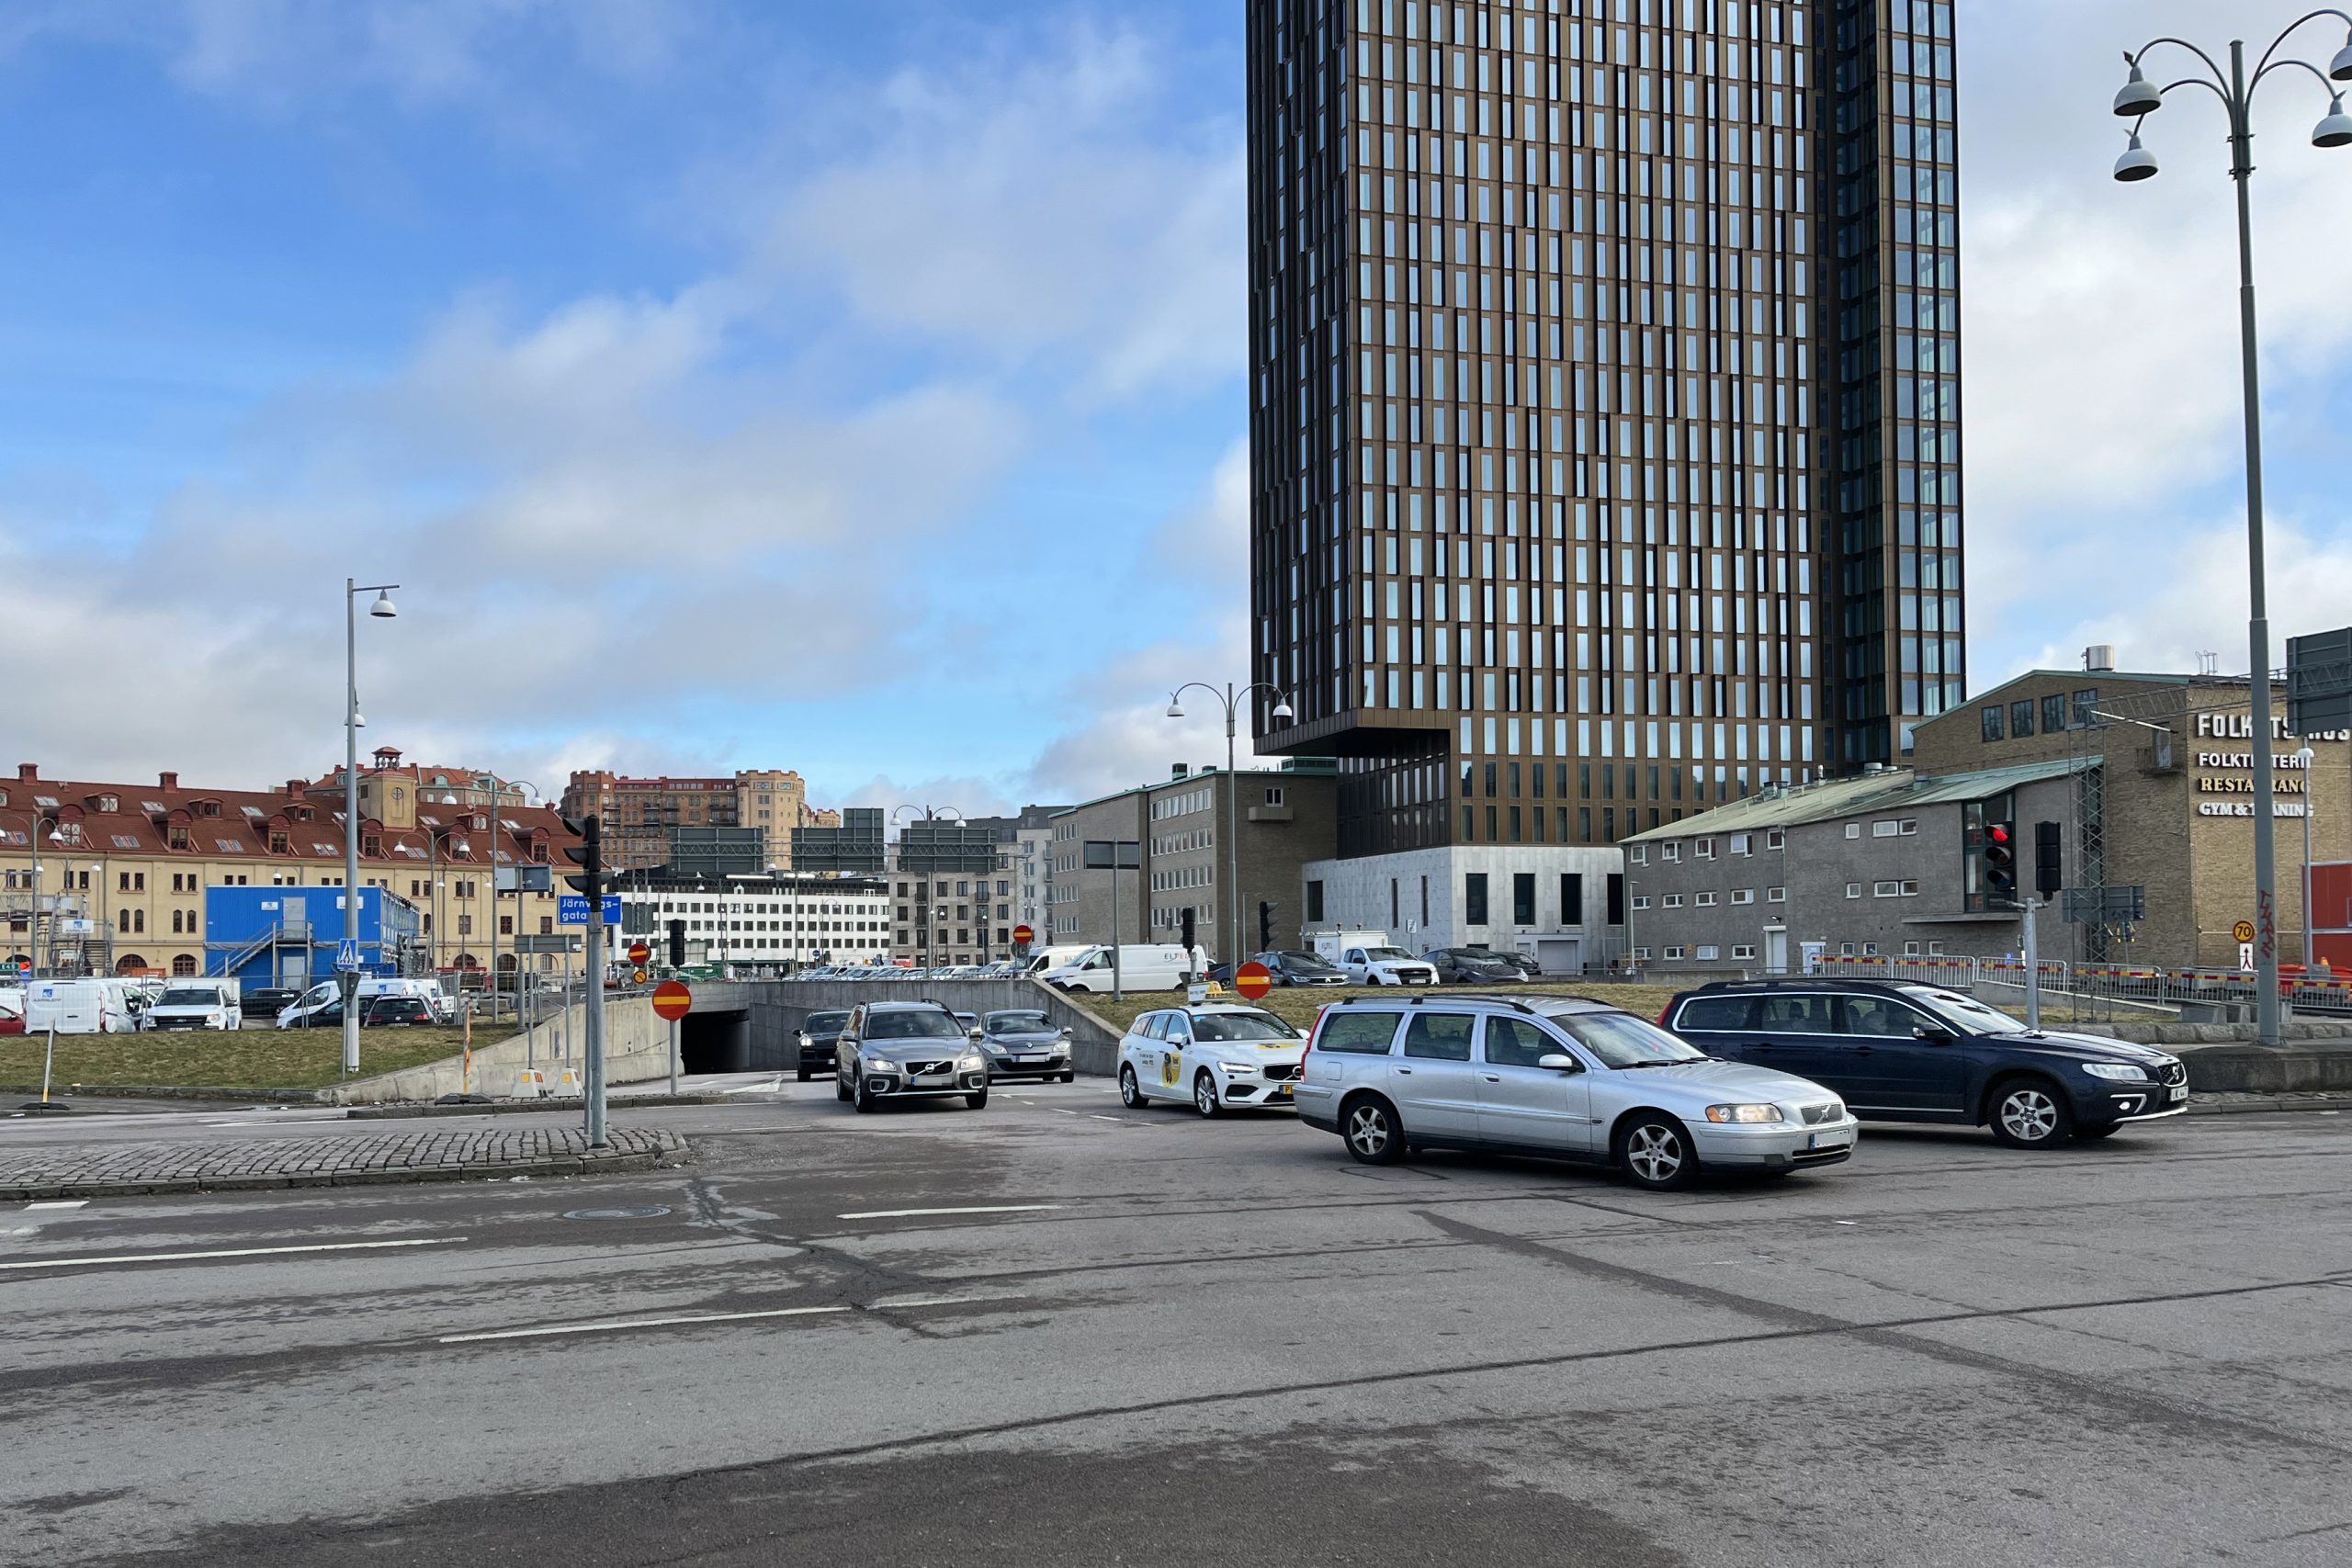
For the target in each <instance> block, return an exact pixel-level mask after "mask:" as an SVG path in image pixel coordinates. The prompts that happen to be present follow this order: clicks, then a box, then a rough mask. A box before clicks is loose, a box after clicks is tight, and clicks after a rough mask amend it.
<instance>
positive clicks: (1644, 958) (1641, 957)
mask: <svg viewBox="0 0 2352 1568" xmlns="http://www.w3.org/2000/svg"><path fill="white" fill-rule="evenodd" d="M1649 961H1650V950H1649V949H1648V948H1646V947H1637V948H1635V949H1634V962H1635V963H1636V964H1647V963H1648V962H1649Z"/></svg>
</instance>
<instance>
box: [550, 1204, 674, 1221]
mask: <svg viewBox="0 0 2352 1568" xmlns="http://www.w3.org/2000/svg"><path fill="white" fill-rule="evenodd" d="M669 1212H670V1211H669V1209H668V1208H667V1207H665V1206H663V1205H662V1204H659V1203H646V1204H643V1205H640V1206H639V1207H637V1208H632V1209H571V1210H567V1211H566V1212H565V1213H564V1216H563V1217H564V1218H565V1219H567V1220H658V1219H660V1218H661V1217H662V1215H664V1214H666V1213H669Z"/></svg>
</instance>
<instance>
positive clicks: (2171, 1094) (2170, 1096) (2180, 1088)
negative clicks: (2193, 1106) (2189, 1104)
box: [2165, 1084, 2188, 1105]
mask: <svg viewBox="0 0 2352 1568" xmlns="http://www.w3.org/2000/svg"><path fill="white" fill-rule="evenodd" d="M2165 1099H2166V1100H2170V1101H2172V1102H2173V1103H2174V1104H2176V1105H2177V1104H2178V1103H2179V1102H2180V1101H2182V1100H2187V1099H2188V1085H2187V1084H2176V1085H2174V1086H2173V1087H2172V1088H2171V1089H2166V1090H2165Z"/></svg>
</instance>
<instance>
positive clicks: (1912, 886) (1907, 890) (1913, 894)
mask: <svg viewBox="0 0 2352 1568" xmlns="http://www.w3.org/2000/svg"><path fill="white" fill-rule="evenodd" d="M1903 896H1904V897H1905V898H1917V897H1918V896H1919V885H1918V884H1917V883H1916V882H1906V883H1905V884H1904V885H1903Z"/></svg>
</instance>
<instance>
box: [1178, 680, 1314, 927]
mask: <svg viewBox="0 0 2352 1568" xmlns="http://www.w3.org/2000/svg"><path fill="white" fill-rule="evenodd" d="M1191 691H1203V692H1206V693H1207V694H1209V695H1210V696H1212V697H1214V698H1216V700H1217V701H1218V702H1221V703H1223V704H1224V705H1225V868H1226V873H1227V882H1226V885H1225V897H1223V898H1222V899H1221V900H1220V902H1222V903H1223V904H1224V905H1225V906H1226V908H1227V914H1228V915H1229V916H1230V920H1229V922H1228V925H1227V930H1228V931H1231V933H1232V937H1233V945H1232V946H1230V947H1228V948H1227V949H1226V950H1225V961H1226V963H1227V964H1231V965H1232V966H1233V967H1234V968H1235V969H1237V970H1238V969H1239V968H1240V967H1241V840H1240V835H1239V833H1238V831H1237V830H1236V829H1235V826H1234V822H1235V818H1236V815H1237V813H1236V811H1235V808H1234V802H1235V801H1237V800H1238V799H1239V798H1240V796H1241V781H1240V780H1239V779H1238V778H1237V777H1235V776H1234V772H1233V727H1234V720H1235V717H1236V716H1237V715H1238V714H1239V712H1240V710H1241V705H1242V704H1243V703H1245V702H1247V701H1248V700H1249V699H1250V694H1252V693H1254V692H1271V693H1272V694H1273V698H1274V705H1273V710H1272V713H1271V715H1270V716H1271V717H1273V718H1288V717H1289V716H1290V696H1289V694H1287V693H1285V692H1284V691H1283V689H1282V688H1281V687H1280V686H1277V685H1274V684H1273V683H1272V682H1267V681H1252V682H1250V684H1248V685H1246V686H1237V685H1235V684H1234V683H1233V682H1230V681H1227V682H1226V683H1225V685H1224V687H1223V688H1222V689H1220V688H1218V687H1216V686H1212V685H1210V684H1209V683H1208V682H1205V681H1187V682H1184V683H1183V684H1182V685H1181V686H1179V687H1177V688H1176V689H1175V690H1174V691H1172V692H1170V693H1169V694H1168V716H1169V717H1170V718H1182V717H1183V716H1184V708H1183V705H1182V700H1181V699H1182V697H1183V695H1184V694H1185V693H1187V692H1191ZM1192 961H1193V958H1192V954H1190V953H1186V954H1185V955H1184V962H1185V963H1186V964H1191V963H1192Z"/></svg>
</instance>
